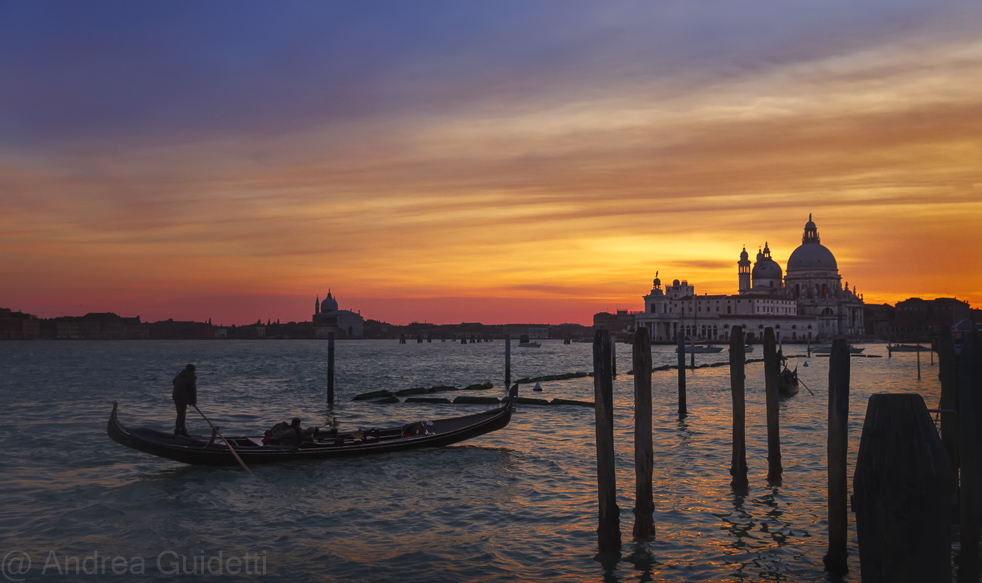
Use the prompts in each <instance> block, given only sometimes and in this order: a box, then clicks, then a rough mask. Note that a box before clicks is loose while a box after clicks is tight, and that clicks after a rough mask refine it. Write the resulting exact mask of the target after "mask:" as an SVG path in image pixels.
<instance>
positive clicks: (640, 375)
mask: <svg viewBox="0 0 982 583" xmlns="http://www.w3.org/2000/svg"><path fill="white" fill-rule="evenodd" d="M633 357H634V358H633V364H634V477H635V482H636V484H635V490H634V492H635V495H634V498H635V502H634V533H633V534H634V538H635V539H647V538H651V537H653V536H655V518H654V512H655V500H654V495H653V493H652V486H651V475H652V471H653V466H654V459H655V456H654V446H653V444H652V438H651V338H650V336H649V334H648V329H647V328H645V327H644V326H641V327H640V328H638V330H637V332H635V333H634V346H633Z"/></svg>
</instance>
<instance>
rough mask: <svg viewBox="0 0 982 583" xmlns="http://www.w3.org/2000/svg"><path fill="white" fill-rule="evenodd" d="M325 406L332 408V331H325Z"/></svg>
mask: <svg viewBox="0 0 982 583" xmlns="http://www.w3.org/2000/svg"><path fill="white" fill-rule="evenodd" d="M327 407H328V408H329V409H333V408H334V331H333V330H331V331H330V332H328V333H327Z"/></svg>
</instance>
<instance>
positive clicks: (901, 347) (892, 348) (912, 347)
mask: <svg viewBox="0 0 982 583" xmlns="http://www.w3.org/2000/svg"><path fill="white" fill-rule="evenodd" d="M928 350H931V347H930V346H921V345H920V344H887V352H927V351H928Z"/></svg>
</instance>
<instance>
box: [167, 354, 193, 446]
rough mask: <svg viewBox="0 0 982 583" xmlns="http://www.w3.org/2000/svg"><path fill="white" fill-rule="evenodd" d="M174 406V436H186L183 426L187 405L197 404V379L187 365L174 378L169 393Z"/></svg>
mask: <svg viewBox="0 0 982 583" xmlns="http://www.w3.org/2000/svg"><path fill="white" fill-rule="evenodd" d="M171 397H172V398H173V399H174V406H175V407H176V408H177V422H176V423H175V424H174V435H184V436H186V435H187V434H188V428H187V426H185V425H184V421H185V418H186V417H187V412H188V405H197V404H198V377H197V376H195V374H194V365H193V364H189V365H187V366H186V367H184V370H182V371H181V372H179V373H177V376H176V377H174V392H173V393H171Z"/></svg>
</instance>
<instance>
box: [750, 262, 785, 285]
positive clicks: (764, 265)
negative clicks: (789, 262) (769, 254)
mask: <svg viewBox="0 0 982 583" xmlns="http://www.w3.org/2000/svg"><path fill="white" fill-rule="evenodd" d="M781 274H782V273H781V266H780V265H778V264H777V262H776V261H774V260H773V259H764V260H762V261H759V262H758V263H757V264H756V265H754V269H753V271H751V272H750V275H751V276H752V277H753V278H754V280H755V281H756V280H758V279H781Z"/></svg>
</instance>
